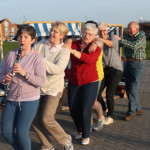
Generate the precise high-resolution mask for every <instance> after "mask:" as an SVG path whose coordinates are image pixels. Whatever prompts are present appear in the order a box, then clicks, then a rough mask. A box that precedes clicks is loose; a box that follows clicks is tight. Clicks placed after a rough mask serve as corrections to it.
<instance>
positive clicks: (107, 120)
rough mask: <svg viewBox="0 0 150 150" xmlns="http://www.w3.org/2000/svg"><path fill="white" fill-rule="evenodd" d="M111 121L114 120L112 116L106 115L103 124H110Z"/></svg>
mask: <svg viewBox="0 0 150 150" xmlns="http://www.w3.org/2000/svg"><path fill="white" fill-rule="evenodd" d="M113 122H114V120H113V118H111V117H107V118H106V120H105V123H104V124H105V125H109V124H111V123H113Z"/></svg>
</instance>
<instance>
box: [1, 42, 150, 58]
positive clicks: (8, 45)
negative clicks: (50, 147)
mask: <svg viewBox="0 0 150 150" xmlns="http://www.w3.org/2000/svg"><path fill="white" fill-rule="evenodd" d="M18 47H19V45H18V43H17V42H4V44H3V53H4V57H5V56H6V54H7V53H8V52H9V51H11V50H14V49H16V48H18ZM146 59H149V60H150V41H147V46H146Z"/></svg>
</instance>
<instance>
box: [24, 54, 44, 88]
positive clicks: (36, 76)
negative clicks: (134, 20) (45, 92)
mask: <svg viewBox="0 0 150 150" xmlns="http://www.w3.org/2000/svg"><path fill="white" fill-rule="evenodd" d="M34 69H35V70H34V73H31V74H30V76H29V79H28V80H27V81H28V82H29V83H31V84H33V85H35V86H38V87H43V86H44V85H45V81H46V68H45V63H44V60H43V58H42V57H41V56H40V55H38V57H37V61H36V63H35V66H34Z"/></svg>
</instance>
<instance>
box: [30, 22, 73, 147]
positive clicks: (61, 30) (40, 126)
mask: <svg viewBox="0 0 150 150" xmlns="http://www.w3.org/2000/svg"><path fill="white" fill-rule="evenodd" d="M68 31H69V29H68V27H67V26H66V25H65V24H64V23H62V22H55V23H53V26H52V28H51V30H50V33H49V39H48V40H46V39H45V40H42V41H40V42H39V43H37V44H36V45H35V46H34V47H35V48H36V50H37V51H38V52H39V53H40V55H41V56H43V58H44V61H45V65H46V74H47V79H46V85H45V87H44V88H42V89H41V92H42V96H41V99H40V105H39V109H38V113H37V115H36V117H35V120H34V122H33V127H34V129H35V131H36V133H37V134H38V136H39V138H40V140H41V142H42V150H53V149H54V148H53V146H52V144H51V143H50V141H49V140H48V139H49V138H48V134H47V131H48V132H49V133H50V134H51V135H52V136H53V137H54V138H55V139H56V141H57V142H58V143H59V144H61V145H62V146H63V147H64V150H73V145H72V142H71V136H70V135H68V134H67V133H66V132H65V131H64V130H63V129H62V127H61V126H60V125H59V124H58V122H57V121H56V120H55V117H54V115H55V113H56V109H57V107H58V104H59V100H60V98H61V95H62V91H63V88H64V70H65V68H66V66H67V64H68V61H69V58H70V52H69V50H68V49H66V48H62V45H63V43H62V41H63V38H64V37H65V35H66V34H67V33H68Z"/></svg>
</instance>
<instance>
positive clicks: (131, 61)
mask: <svg viewBox="0 0 150 150" xmlns="http://www.w3.org/2000/svg"><path fill="white" fill-rule="evenodd" d="M118 40H120V43H121V45H122V46H124V53H125V57H126V68H125V78H126V92H127V96H128V99H129V103H128V111H127V114H126V116H125V117H124V119H125V120H126V121H128V120H131V119H133V118H134V117H135V116H137V115H142V113H143V111H142V109H141V105H140V102H139V99H138V90H139V85H140V82H141V78H142V75H143V72H144V69H145V61H144V59H145V58H146V54H145V48H146V37H145V33H144V32H142V31H139V24H138V23H137V22H134V21H132V22H130V23H129V24H128V32H127V34H125V35H124V36H123V38H122V39H121V38H119V37H118Z"/></svg>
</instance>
